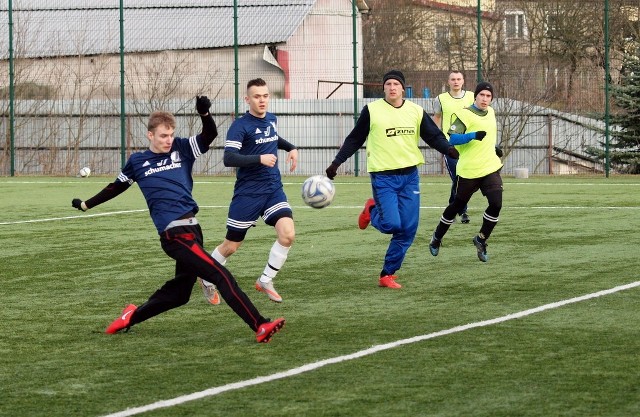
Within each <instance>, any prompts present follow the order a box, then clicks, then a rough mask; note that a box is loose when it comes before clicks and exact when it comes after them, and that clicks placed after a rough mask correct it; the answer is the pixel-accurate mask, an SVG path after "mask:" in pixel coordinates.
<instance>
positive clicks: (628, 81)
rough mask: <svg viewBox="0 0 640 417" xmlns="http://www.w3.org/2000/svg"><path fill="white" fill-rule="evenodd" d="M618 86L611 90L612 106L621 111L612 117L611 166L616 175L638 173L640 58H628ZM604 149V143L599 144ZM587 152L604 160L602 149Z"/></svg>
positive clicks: (592, 149)
mask: <svg viewBox="0 0 640 417" xmlns="http://www.w3.org/2000/svg"><path fill="white" fill-rule="evenodd" d="M621 77H622V78H621V82H620V85H618V86H614V87H612V89H611V96H612V98H613V101H614V103H615V105H616V106H617V107H618V108H619V109H620V111H619V112H617V113H616V114H614V115H612V116H611V118H610V121H611V133H610V141H609V159H610V161H611V167H612V168H613V169H615V170H616V171H618V172H623V173H629V174H640V58H639V57H638V56H636V55H627V56H626V57H625V61H624V67H623V73H622V74H621ZM601 144H602V146H603V148H604V146H605V144H604V143H601ZM587 152H588V153H589V154H591V155H593V156H595V157H597V158H598V159H604V158H605V151H604V149H596V148H591V149H588V150H587Z"/></svg>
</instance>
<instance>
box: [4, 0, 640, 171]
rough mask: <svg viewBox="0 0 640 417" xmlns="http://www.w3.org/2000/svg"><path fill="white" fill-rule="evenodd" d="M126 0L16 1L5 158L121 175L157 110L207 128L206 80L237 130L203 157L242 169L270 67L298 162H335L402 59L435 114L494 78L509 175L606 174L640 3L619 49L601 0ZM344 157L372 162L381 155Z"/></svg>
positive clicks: (624, 12)
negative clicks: (520, 171)
mask: <svg viewBox="0 0 640 417" xmlns="http://www.w3.org/2000/svg"><path fill="white" fill-rule="evenodd" d="M94 3H95V4H94ZM124 3H125V6H124V7H121V5H120V2H119V1H116V0H103V1H100V2H97V1H88V0H51V1H48V2H42V1H36V0H13V1H11V0H10V1H9V4H8V5H3V6H0V20H1V21H2V22H3V25H2V28H1V29H0V59H2V60H3V64H4V65H2V67H1V68H0V72H2V80H3V81H2V85H0V106H1V111H2V118H1V119H0V132H2V134H3V138H4V140H2V142H0V152H1V153H0V175H76V173H77V171H78V170H79V169H80V168H81V167H82V166H90V167H91V168H92V170H93V172H95V173H97V174H105V175H111V174H117V172H118V171H119V169H120V167H121V165H122V163H123V162H124V160H125V159H126V157H127V156H128V155H129V154H130V153H131V152H133V151H138V150H142V149H146V148H147V146H148V142H147V139H146V127H145V126H146V120H147V117H148V115H149V113H150V112H151V111H153V110H156V109H163V110H168V111H171V112H173V113H175V114H176V116H177V119H178V127H177V129H176V134H177V135H178V136H183V137H187V136H190V135H193V134H196V133H197V132H198V131H199V129H200V122H199V118H198V117H197V115H195V110H194V101H195V100H194V99H195V96H196V95H202V94H204V95H207V96H209V97H210V98H212V101H213V108H212V113H214V118H215V120H216V122H217V124H218V125H219V131H220V137H219V138H218V139H217V140H216V142H215V143H214V148H213V150H212V151H211V152H209V153H208V154H207V155H206V157H205V158H202V159H201V160H200V161H199V163H198V165H197V166H196V172H197V173H199V174H207V175H231V174H232V170H230V169H227V168H225V167H224V166H223V164H222V162H221V161H222V147H223V145H224V137H225V134H226V131H227V129H228V127H229V125H230V124H231V122H232V120H233V119H234V118H235V117H238V115H241V114H242V113H244V111H245V110H246V106H245V103H244V100H243V95H244V89H245V85H246V82H247V81H248V80H250V79H252V78H256V77H261V78H264V79H265V80H266V81H267V83H268V84H269V87H270V91H271V94H272V102H271V108H270V110H271V111H273V112H274V113H276V114H277V115H278V118H279V133H280V134H281V135H282V136H283V137H285V138H286V139H288V140H290V141H291V142H293V143H294V144H296V145H297V146H298V147H299V149H300V157H301V163H300V167H299V170H298V171H297V172H296V173H297V174H298V175H312V174H317V173H321V172H323V169H324V168H325V167H326V166H327V165H328V164H329V163H330V161H331V160H332V159H333V156H334V155H335V153H336V151H337V149H338V148H339V146H340V145H341V143H342V140H343V139H344V138H345V137H346V135H347V134H348V133H349V131H350V130H351V128H352V127H353V125H354V122H355V119H356V118H357V115H358V112H359V111H360V109H361V108H362V106H363V105H365V104H366V103H367V102H369V101H370V100H372V99H374V98H376V97H380V96H381V95H382V87H381V81H382V80H381V78H382V74H384V73H385V72H386V71H388V70H389V69H392V68H396V69H400V70H401V71H403V72H404V74H405V78H406V80H407V87H408V88H407V91H406V93H407V97H408V98H410V99H411V100H414V101H416V102H417V103H418V104H420V105H422V106H423V107H424V108H425V110H426V111H427V112H428V113H430V114H431V113H432V112H433V104H434V100H435V97H436V96H437V94H439V93H440V92H442V91H444V89H445V88H446V79H447V76H448V73H449V71H450V70H453V69H455V70H460V71H462V72H463V73H464V74H465V76H466V86H467V88H468V89H473V88H474V86H475V84H476V82H477V81H478V80H486V81H490V82H491V83H493V84H494V87H495V89H496V96H497V100H496V101H495V103H494V107H495V108H496V113H497V115H498V121H499V133H500V141H501V144H502V147H503V149H504V150H505V156H504V161H505V173H507V174H511V173H513V172H514V170H515V169H517V168H526V169H528V170H529V171H530V172H531V173H532V174H569V173H587V172H588V173H603V172H604V170H605V167H604V166H603V163H602V161H596V160H593V159H591V157H589V156H588V155H587V154H586V153H585V152H584V151H585V149H586V147H588V146H595V147H602V146H603V143H604V142H605V139H606V138H605V127H606V126H605V124H604V122H603V115H604V113H605V93H604V87H605V80H606V79H608V80H609V81H610V82H611V83H612V84H615V83H616V82H618V79H619V72H620V71H621V70H622V68H621V65H622V58H621V57H622V54H623V53H624V52H625V50H626V49H625V48H628V43H629V39H635V36H636V32H635V31H636V28H637V26H636V25H637V16H638V13H637V10H638V4H637V3H638V2H637V1H635V2H629V1H623V0H616V1H611V5H610V9H611V10H612V11H613V12H612V13H613V16H611V17H610V22H612V24H611V28H610V32H607V33H608V34H609V38H610V39H611V40H612V43H611V46H609V47H607V48H608V49H606V51H610V54H606V53H605V52H606V51H605V42H604V39H605V32H604V30H605V24H604V22H605V21H604V16H605V14H604V8H603V2H602V1H597V2H596V1H593V2H590V1H586V2H585V1H578V0H575V1H540V2H535V1H534V2H531V1H509V2H506V1H504V2H503V1H499V0H492V1H485V0H483V1H477V0H459V1H455V0H450V1H439V2H432V1H424V0H422V1H418V0H413V1H411V0H395V1H389V0H358V1H354V2H352V1H346V0H289V1H287V2H283V1H276V0H271V1H270V0H260V1H258V0H254V1H252V0H237V1H236V2H231V1H223V0H209V1H203V0H174V1H171V2H169V1H158V0H156V1H154V0H147V1H141V0H128V1H126V2H124ZM606 3H609V2H606ZM478 5H480V6H481V7H480V13H478V7H477V6H478ZM634 13H635V14H634ZM634 19H635V20H634ZM605 55H606V56H607V57H609V58H607V59H605ZM609 71H610V72H609ZM424 152H425V156H426V159H427V163H426V164H425V166H424V167H422V171H421V172H422V173H424V174H442V173H444V170H443V169H444V168H443V166H442V163H441V160H440V157H439V155H438V154H437V153H435V152H434V151H432V150H430V149H427V148H426V147H425V150H424ZM281 168H282V167H281ZM341 169H342V170H343V171H344V172H342V174H351V175H362V174H363V173H365V172H366V158H365V157H364V154H362V155H359V157H357V158H352V159H351V160H350V161H349V163H347V164H345V165H344V166H343V167H341ZM283 174H284V175H288V174H289V173H288V172H286V171H285V170H284V169H283Z"/></svg>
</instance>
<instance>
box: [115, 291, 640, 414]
mask: <svg viewBox="0 0 640 417" xmlns="http://www.w3.org/2000/svg"><path fill="white" fill-rule="evenodd" d="M638 286H640V281H636V282H632V283H630V284H626V285H620V286H617V287H614V288H610V289H608V290H602V291H598V292H595V293H591V294H587V295H583V296H580V297H575V298H570V299H567V300H562V301H557V302H555V303H550V304H545V305H542V306H540V307H535V308H531V309H529V310H524V311H520V312H518V313H512V314H507V315H506V316H502V317H497V318H495V319H491V320H483V321H478V322H475V323H469V324H465V325H462V326H456V327H452V328H451V329H447V330H440V331H439V332H435V333H429V334H425V335H422V336H415V337H411V338H409V339H402V340H398V341H395V342H391V343H385V344H383V345H377V346H372V347H370V348H369V349H365V350H361V351H358V352H355V353H352V354H349V355H343V356H337V357H335V358H329V359H325V360H321V361H318V362H313V363H309V364H306V365H302V366H299V367H297V368H293V369H289V370H288V371H282V372H277V373H275V374H271V375H267V376H259V377H256V378H252V379H248V380H245V381H239V382H234V383H231V384H227V385H222V386H219V387H214V388H209V389H206V390H204V391H200V392H194V393H193V394H188V395H182V396H179V397H176V398H173V399H171V400H162V401H157V402H155V403H151V404H148V405H144V406H141V407H135V408H129V409H126V410H124V411H120V412H117V413H113V414H108V415H105V416H104V417H126V416H133V415H136V414H141V413H145V412H147V411H152V410H157V409H160V408H167V407H173V406H176V405H180V404H183V403H186V402H189V401H194V400H199V399H201V398H206V397H212V396H214V395H218V394H221V393H223V392H227V391H234V390H238V389H242V388H246V387H250V386H252V385H259V384H264V383H267V382H271V381H275V380H278V379H283V378H288V377H292V376H295V375H300V374H302V373H305V372H309V371H313V370H315V369H319V368H322V367H324V366H327V365H331V364H334V363H340V362H344V361H349V360H353V359H358V358H361V357H364V356H367V355H372V354H374V353H377V352H382V351H384V350H388V349H393V348H396V347H398V346H402V345H408V344H412V343H417V342H422V341H424V340H429V339H435V338H436V337H440V336H447V335H450V334H453V333H458V332H463V331H465V330H469V329H475V328H477V327H485V326H490V325H493V324H498V323H502V322H505V321H509V320H514V319H519V318H522V317H526V316H529V315H531V314H536V313H540V312H542V311H546V310H551V309H555V308H559V307H562V306H565V305H568V304H574V303H578V302H581V301H585V300H589V299H592V298H597V297H601V296H603V295H609V294H613V293H616V292H620V291H624V290H628V289H631V288H635V287H638Z"/></svg>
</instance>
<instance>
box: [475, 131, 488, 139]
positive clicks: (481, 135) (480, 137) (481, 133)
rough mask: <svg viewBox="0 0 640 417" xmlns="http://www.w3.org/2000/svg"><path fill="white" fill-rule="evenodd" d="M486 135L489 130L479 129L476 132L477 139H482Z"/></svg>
mask: <svg viewBox="0 0 640 417" xmlns="http://www.w3.org/2000/svg"><path fill="white" fill-rule="evenodd" d="M485 136H487V132H485V131H484V130H479V131H477V132H476V137H475V140H482V139H484V137H485Z"/></svg>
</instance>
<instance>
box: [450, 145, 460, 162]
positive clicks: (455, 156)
mask: <svg viewBox="0 0 640 417" xmlns="http://www.w3.org/2000/svg"><path fill="white" fill-rule="evenodd" d="M447 156H448V157H449V158H453V159H458V158H460V153H458V150H457V149H456V148H454V147H453V146H451V147H449V149H448V150H447Z"/></svg>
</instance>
